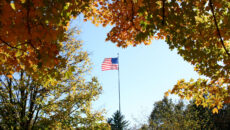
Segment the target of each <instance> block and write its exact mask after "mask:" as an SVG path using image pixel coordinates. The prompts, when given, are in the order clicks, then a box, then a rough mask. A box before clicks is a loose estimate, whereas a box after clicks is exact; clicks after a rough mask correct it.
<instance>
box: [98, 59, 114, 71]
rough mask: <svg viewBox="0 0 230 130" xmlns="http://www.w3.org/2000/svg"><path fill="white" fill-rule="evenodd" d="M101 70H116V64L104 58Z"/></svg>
mask: <svg viewBox="0 0 230 130" xmlns="http://www.w3.org/2000/svg"><path fill="white" fill-rule="evenodd" d="M101 70H102V71H106V70H118V63H117V64H114V63H112V58H105V59H104V61H103V63H102V66H101Z"/></svg>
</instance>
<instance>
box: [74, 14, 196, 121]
mask: <svg viewBox="0 0 230 130" xmlns="http://www.w3.org/2000/svg"><path fill="white" fill-rule="evenodd" d="M73 24H74V25H77V26H78V27H80V29H81V31H82V32H81V34H80V36H79V38H80V40H83V46H84V49H85V50H87V51H88V52H89V53H90V59H91V61H92V63H93V70H92V75H94V76H96V77H98V79H99V82H100V83H101V85H102V86H103V93H102V94H101V95H100V98H99V100H98V101H96V102H95V103H94V109H96V110H97V109H102V108H105V109H106V111H107V114H106V115H105V116H106V117H110V116H111V115H112V114H113V113H114V112H115V111H116V110H118V108H119V106H118V74H117V71H116V70H110V71H101V63H102V61H103V60H104V58H110V57H116V56H117V53H119V56H120V59H119V63H120V79H121V80H120V83H121V112H122V114H124V115H125V117H126V119H127V120H129V121H130V122H131V124H134V123H138V122H139V123H142V122H144V121H146V120H147V117H146V116H149V115H150V112H151V110H152V108H153V104H154V102H156V101H159V100H161V99H162V98H163V96H164V92H165V91H167V90H168V89H172V88H173V85H174V84H176V83H177V80H179V79H182V78H184V79H186V80H189V79H190V78H194V79H197V78H198V74H197V73H196V72H195V71H194V68H193V66H192V65H190V64H189V63H187V62H186V61H184V60H183V58H182V57H180V56H179V55H178V54H177V51H176V50H173V51H170V50H169V47H168V45H167V44H166V43H165V42H164V41H162V40H154V41H152V44H151V45H149V46H144V45H139V46H137V47H128V48H126V49H122V48H118V47H116V45H115V44H113V43H111V42H105V39H106V34H107V32H109V30H110V29H111V27H106V28H103V27H101V26H99V27H96V26H94V25H93V24H91V23H90V22H83V21H82V18H78V19H77V20H75V21H74V22H73ZM173 98H175V96H173ZM134 118H136V119H137V121H138V122H136V121H135V119H134Z"/></svg>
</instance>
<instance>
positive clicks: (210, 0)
mask: <svg viewBox="0 0 230 130" xmlns="http://www.w3.org/2000/svg"><path fill="white" fill-rule="evenodd" d="M209 6H210V8H211V11H212V15H213V19H214V22H215V26H216V30H217V33H218V36H219V38H220V41H221V44H222V46H223V47H224V50H225V52H226V53H227V54H228V56H230V54H229V52H228V50H227V48H226V47H225V45H224V41H223V39H222V36H221V34H220V30H219V27H218V24H217V20H216V16H215V13H214V9H213V3H212V0H209Z"/></svg>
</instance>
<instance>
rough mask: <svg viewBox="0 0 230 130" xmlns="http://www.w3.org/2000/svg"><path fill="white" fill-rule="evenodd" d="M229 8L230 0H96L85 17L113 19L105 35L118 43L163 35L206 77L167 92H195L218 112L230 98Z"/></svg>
mask: <svg viewBox="0 0 230 130" xmlns="http://www.w3.org/2000/svg"><path fill="white" fill-rule="evenodd" d="M229 8H230V2H229V1H228V0H218V1H217V0H199V1H198V0H193V1H192V0H96V1H95V2H94V5H93V7H92V8H90V9H91V10H92V12H93V13H91V14H87V15H86V18H87V19H90V20H92V22H93V23H95V24H102V25H103V26H106V25H108V24H112V25H113V28H112V29H111V31H110V32H109V33H108V34H107V39H106V40H110V41H111V42H114V43H116V44H117V46H119V47H124V48H125V47H127V46H129V45H133V46H136V45H139V44H141V43H144V44H146V45H149V44H150V43H151V41H152V40H153V39H164V40H165V41H166V43H167V44H168V45H169V48H170V49H177V51H178V54H179V55H181V56H182V57H183V58H184V60H185V61H187V62H189V63H191V64H192V65H194V69H195V71H197V72H198V73H199V74H200V75H201V76H202V77H204V76H205V77H206V78H199V79H198V80H193V79H191V80H190V81H184V80H183V79H182V80H179V81H178V83H177V84H176V85H175V86H174V88H173V89H172V90H169V91H168V92H167V93H166V95H167V94H168V93H171V94H177V95H179V96H180V97H181V98H187V99H191V98H193V99H195V100H196V104H198V105H203V106H205V107H209V108H212V109H213V112H218V111H217V109H220V108H222V106H223V104H226V103H229V102H230V94H229V93H230V85H229V84H230V73H229V71H230V43H229V41H230V25H229V23H230V22H229V19H230V12H229ZM203 95H206V96H205V98H204V96H203Z"/></svg>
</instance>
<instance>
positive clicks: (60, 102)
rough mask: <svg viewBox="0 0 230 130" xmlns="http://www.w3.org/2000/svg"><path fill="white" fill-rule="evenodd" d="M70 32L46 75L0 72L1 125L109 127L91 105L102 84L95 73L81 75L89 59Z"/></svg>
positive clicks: (6, 126)
mask: <svg viewBox="0 0 230 130" xmlns="http://www.w3.org/2000/svg"><path fill="white" fill-rule="evenodd" d="M73 32H77V31H76V30H74V31H69V32H68V33H67V34H66V35H67V36H68V39H67V41H65V42H62V43H60V49H61V52H60V53H59V54H58V55H57V56H58V57H60V59H62V62H59V64H57V65H55V67H54V68H52V69H51V68H50V69H48V70H49V75H47V76H43V77H36V78H34V77H33V76H31V73H28V72H27V71H25V70H20V72H17V73H14V74H13V75H12V76H11V77H9V76H8V75H6V74H2V75H0V128H1V129H25V130H27V129H45V128H62V129H66V128H71V127H72V128H82V129H93V128H99V129H102V128H109V127H108V125H107V124H106V123H105V122H104V118H103V116H102V111H95V112H93V111H92V109H91V103H92V101H94V100H96V99H97V97H98V95H99V94H100V93H101V90H102V87H101V86H100V84H99V83H98V81H97V79H96V78H95V77H93V78H92V79H91V80H86V79H85V78H84V75H86V74H89V73H88V72H89V70H90V61H89V58H88V53H87V52H86V51H83V50H82V44H81V42H80V41H78V40H76V39H75V38H74V36H73ZM33 73H34V74H33V75H39V73H40V72H39V71H35V72H33ZM51 76H52V77H51Z"/></svg>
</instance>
